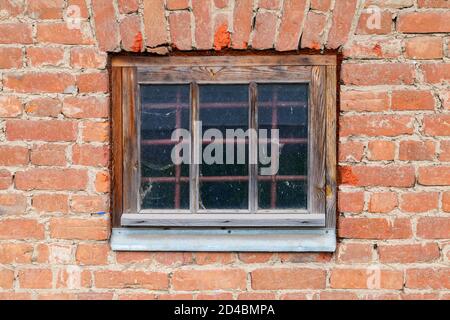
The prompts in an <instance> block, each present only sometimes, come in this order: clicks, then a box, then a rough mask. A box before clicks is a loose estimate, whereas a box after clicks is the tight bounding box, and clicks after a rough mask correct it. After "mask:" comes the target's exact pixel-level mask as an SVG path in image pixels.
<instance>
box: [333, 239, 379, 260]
mask: <svg viewBox="0 0 450 320" xmlns="http://www.w3.org/2000/svg"><path fill="white" fill-rule="evenodd" d="M372 251H373V245H371V244H368V243H346V244H340V245H339V247H338V261H339V262H340V263H368V262H370V261H372V254H373V253H372Z"/></svg>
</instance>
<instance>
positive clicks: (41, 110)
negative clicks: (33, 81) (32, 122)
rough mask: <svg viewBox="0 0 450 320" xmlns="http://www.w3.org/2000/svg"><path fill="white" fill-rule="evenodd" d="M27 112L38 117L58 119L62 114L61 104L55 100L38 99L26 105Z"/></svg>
mask: <svg viewBox="0 0 450 320" xmlns="http://www.w3.org/2000/svg"><path fill="white" fill-rule="evenodd" d="M25 112H26V113H27V114H29V115H32V116H37V117H57V116H58V115H59V114H60V113H61V102H60V101H59V100H58V99H54V98H36V99H33V100H31V101H30V102H28V103H27V104H26V106H25Z"/></svg>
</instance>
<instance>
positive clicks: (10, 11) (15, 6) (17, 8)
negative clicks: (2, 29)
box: [0, 0, 25, 18]
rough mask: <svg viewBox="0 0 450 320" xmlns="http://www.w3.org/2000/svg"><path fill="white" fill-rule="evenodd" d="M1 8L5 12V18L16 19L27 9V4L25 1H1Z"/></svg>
mask: <svg viewBox="0 0 450 320" xmlns="http://www.w3.org/2000/svg"><path fill="white" fill-rule="evenodd" d="M0 7H1V8H2V10H3V11H4V13H3V18H5V17H10V18H13V17H16V16H18V15H21V14H23V12H24V9H25V2H23V1H12V0H0Z"/></svg>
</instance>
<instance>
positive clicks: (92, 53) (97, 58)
mask: <svg viewBox="0 0 450 320" xmlns="http://www.w3.org/2000/svg"><path fill="white" fill-rule="evenodd" d="M105 64H106V55H104V54H103V53H100V52H98V51H97V50H96V49H94V48H73V49H72V50H71V51H70V65H71V66H72V67H73V68H83V69H85V68H86V69H88V68H98V69H102V68H104V67H105Z"/></svg>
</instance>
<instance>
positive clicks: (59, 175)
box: [15, 168, 88, 191]
mask: <svg viewBox="0 0 450 320" xmlns="http://www.w3.org/2000/svg"><path fill="white" fill-rule="evenodd" d="M87 181H88V176H87V171H86V170H79V169H42V168H31V169H28V170H26V171H19V172H17V173H16V179H15V185H16V188H17V189H18V190H67V191H70V190H84V189H85V188H86V185H87Z"/></svg>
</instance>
